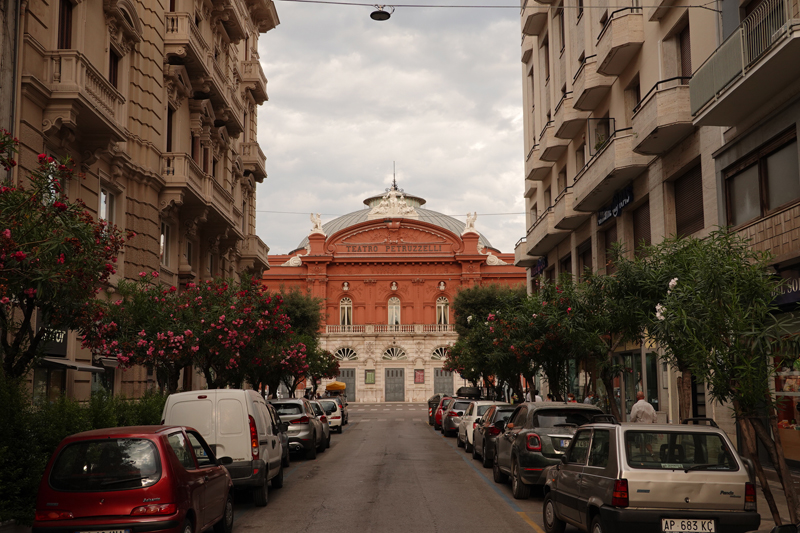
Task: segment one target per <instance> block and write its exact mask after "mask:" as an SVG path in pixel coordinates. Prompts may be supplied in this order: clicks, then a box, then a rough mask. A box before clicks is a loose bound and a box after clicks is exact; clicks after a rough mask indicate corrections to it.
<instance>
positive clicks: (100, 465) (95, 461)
mask: <svg viewBox="0 0 800 533" xmlns="http://www.w3.org/2000/svg"><path fill="white" fill-rule="evenodd" d="M160 478H161V461H160V460H159V457H158V450H157V449H156V446H155V444H153V442H152V441H150V440H147V439H103V440H90V441H80V442H74V443H72V444H69V445H67V446H65V447H64V449H63V450H61V453H60V454H58V458H57V459H56V462H55V464H54V465H53V470H52V472H51V473H50V485H51V486H52V487H53V488H54V489H55V490H63V491H80V492H105V491H110V490H130V489H140V488H142V487H149V486H150V485H154V484H155V483H156V481H158V480H159V479H160Z"/></svg>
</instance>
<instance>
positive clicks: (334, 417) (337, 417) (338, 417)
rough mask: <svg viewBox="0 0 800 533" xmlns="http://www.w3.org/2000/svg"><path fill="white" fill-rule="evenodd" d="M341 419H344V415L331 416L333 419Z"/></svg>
mask: <svg viewBox="0 0 800 533" xmlns="http://www.w3.org/2000/svg"><path fill="white" fill-rule="evenodd" d="M341 419H342V417H341V416H339V415H334V416H332V417H331V420H341Z"/></svg>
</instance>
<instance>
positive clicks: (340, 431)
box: [336, 426, 342, 435]
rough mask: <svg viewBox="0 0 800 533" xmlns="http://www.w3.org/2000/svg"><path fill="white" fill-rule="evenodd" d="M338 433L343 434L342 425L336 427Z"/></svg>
mask: <svg viewBox="0 0 800 533" xmlns="http://www.w3.org/2000/svg"><path fill="white" fill-rule="evenodd" d="M336 433H338V434H339V435H341V434H342V426H339V427H337V428H336Z"/></svg>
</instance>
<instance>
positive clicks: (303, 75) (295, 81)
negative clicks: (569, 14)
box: [256, 0, 525, 254]
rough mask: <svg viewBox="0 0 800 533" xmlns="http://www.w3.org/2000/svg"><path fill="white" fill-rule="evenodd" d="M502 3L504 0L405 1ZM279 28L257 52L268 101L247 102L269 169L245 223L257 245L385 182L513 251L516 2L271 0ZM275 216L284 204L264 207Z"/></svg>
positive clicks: (517, 172) (334, 211)
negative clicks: (311, 0) (380, 15)
mask: <svg viewBox="0 0 800 533" xmlns="http://www.w3.org/2000/svg"><path fill="white" fill-rule="evenodd" d="M407 3H413V4H425V5H440V6H441V5H446V4H448V3H449V4H459V5H482V4H483V5H485V4H495V5H499V4H504V5H513V4H515V3H518V2H516V0H505V1H503V0H415V1H413V2H407ZM275 5H276V7H277V9H278V15H279V17H280V21H281V23H280V25H279V26H278V27H277V28H275V29H273V30H270V31H269V32H268V33H267V34H265V35H262V36H261V38H260V40H259V55H260V56H261V64H262V66H263V68H264V72H265V74H266V76H267V79H268V80H269V82H268V85H267V92H268V94H269V101H268V102H266V103H265V104H264V105H262V106H261V107H260V108H259V109H258V141H259V144H260V145H261V148H262V150H263V151H264V153H265V154H266V156H267V173H268V176H269V177H268V178H267V179H266V180H265V181H264V183H263V184H260V185H259V186H258V189H257V191H258V204H257V209H258V212H257V215H256V228H257V233H258V236H259V237H261V239H262V240H263V241H264V242H265V243H267V245H268V246H269V247H270V253H273V254H276V253H280V254H284V253H288V252H289V251H291V250H293V249H294V248H295V247H296V246H297V245H298V244H299V243H300V241H301V240H302V239H303V238H304V237H305V236H306V235H307V234H308V232H309V230H310V229H311V222H310V220H309V214H310V213H311V212H314V213H321V214H322V221H323V223H325V222H328V221H330V220H332V219H334V218H336V216H339V215H344V214H346V213H350V212H353V211H357V210H359V209H363V208H364V207H365V206H364V205H363V203H362V202H363V200H364V199H365V198H367V197H368V196H373V195H376V194H378V193H381V192H383V191H384V189H385V188H386V187H388V186H390V184H391V180H392V162H393V161H396V165H397V183H398V186H399V187H400V188H402V189H404V190H405V191H406V192H407V193H409V194H414V195H416V196H421V197H423V198H425V199H426V200H427V202H428V203H427V204H426V205H425V207H426V208H427V209H431V210H434V211H439V212H441V213H445V214H448V215H453V216H456V218H458V219H459V220H461V221H462V222H463V221H464V219H465V216H466V213H467V212H468V211H469V212H472V211H477V212H478V219H477V222H476V229H478V230H479V231H480V232H482V233H483V234H484V235H485V236H486V237H487V238H488V239H489V241H490V242H491V243H492V245H493V246H494V247H495V248H498V249H500V250H501V251H502V252H513V251H514V244H515V243H516V242H517V240H518V239H519V238H520V237H523V236H524V235H525V217H524V215H522V214H518V215H504V216H496V215H495V216H492V215H489V214H490V213H522V212H523V211H524V202H523V198H522V193H523V190H522V189H523V180H524V154H523V153H522V152H523V138H522V88H521V85H522V81H521V63H520V30H519V8H517V9H458V8H450V9H446V8H410V7H406V8H404V7H398V8H397V10H396V11H395V13H394V14H393V15H392V17H391V19H390V20H387V21H382V22H377V21H373V20H372V19H370V17H369V15H370V12H371V11H373V8H371V7H366V6H347V5H323V4H307V3H297V2H290V1H283V0H275ZM276 211H282V212H291V213H297V214H291V213H277V212H276Z"/></svg>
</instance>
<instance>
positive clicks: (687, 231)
mask: <svg viewBox="0 0 800 533" xmlns="http://www.w3.org/2000/svg"><path fill="white" fill-rule="evenodd" d="M703 225H704V222H703V174H702V171H701V170H700V165H699V164H698V165H697V166H695V167H693V168H692V169H691V170H689V171H688V172H687V173H686V174H684V175H683V176H681V177H680V178H678V179H677V180H675V231H676V233H677V234H678V237H684V236H686V235H691V234H692V233H694V232H696V231H700V230H701V229H703Z"/></svg>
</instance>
